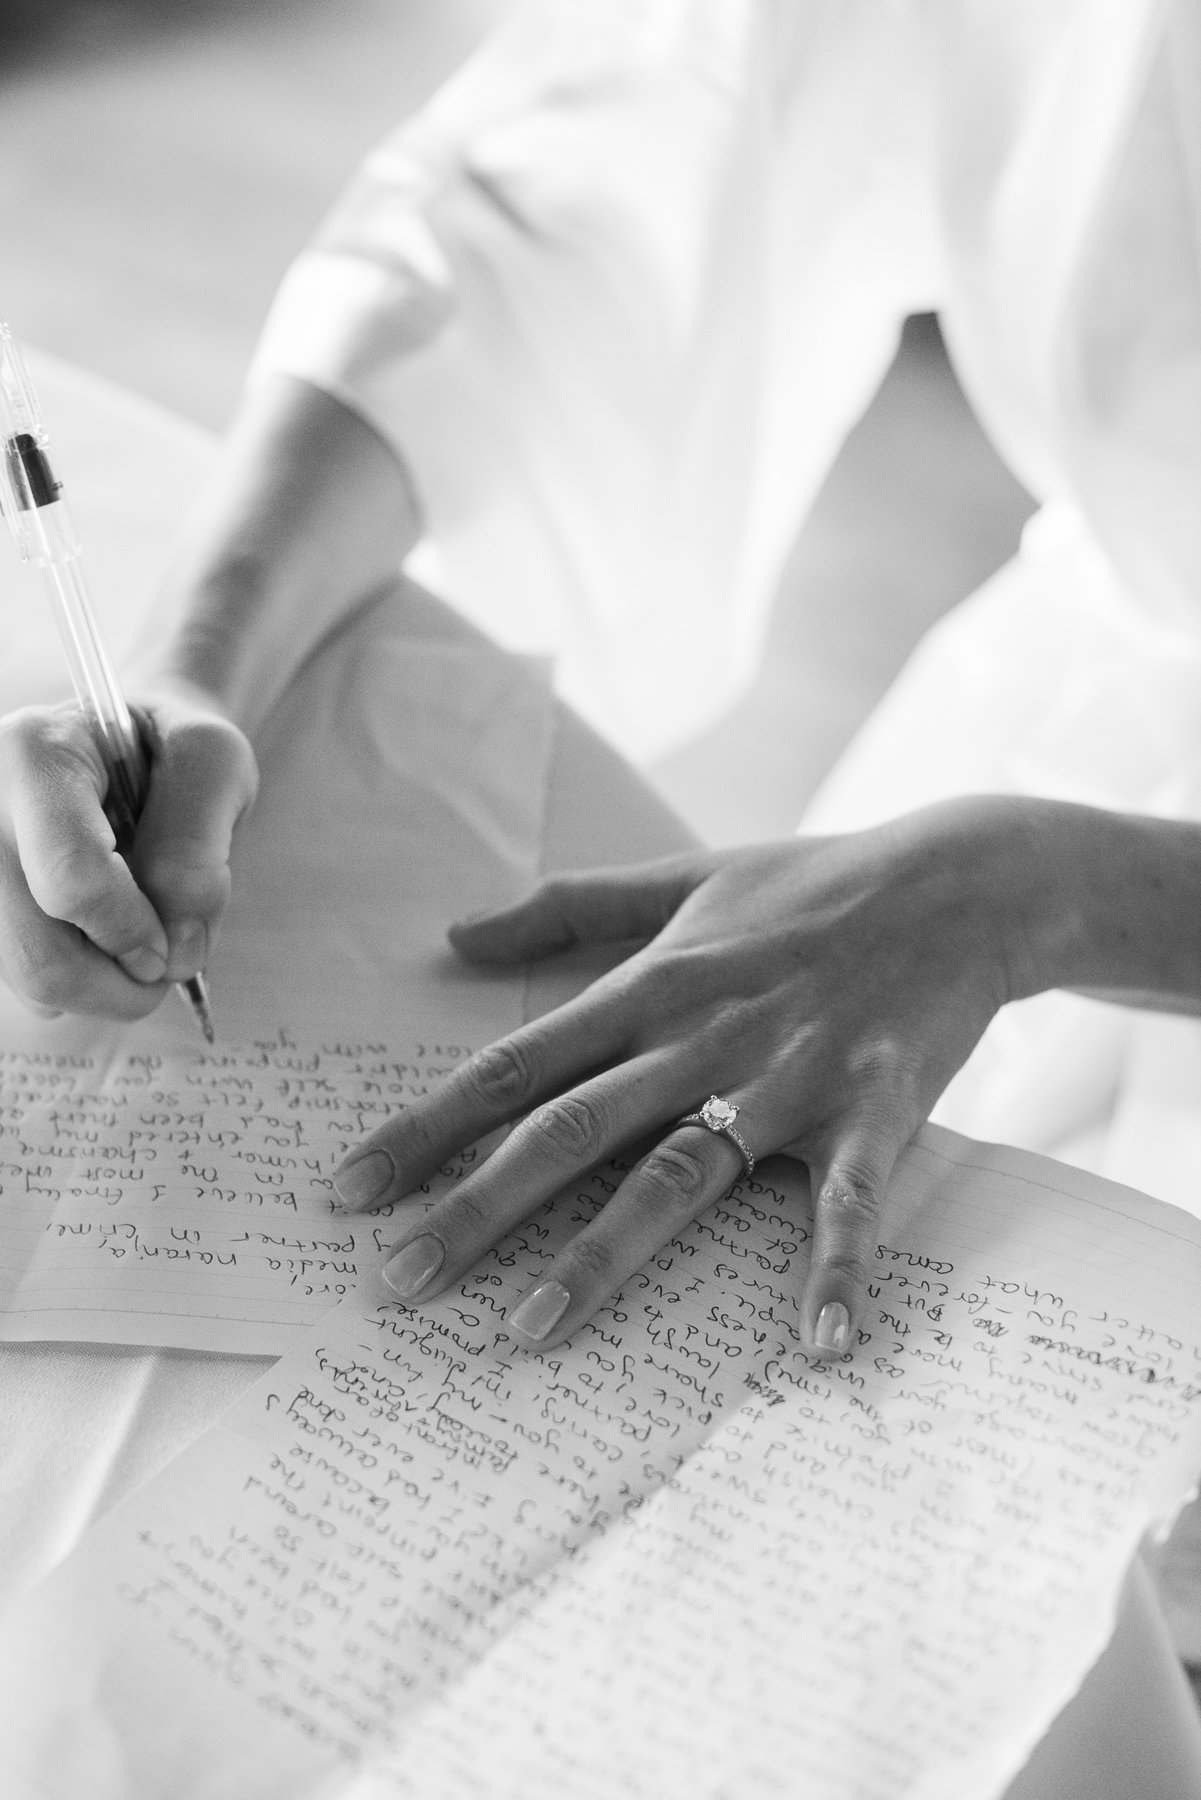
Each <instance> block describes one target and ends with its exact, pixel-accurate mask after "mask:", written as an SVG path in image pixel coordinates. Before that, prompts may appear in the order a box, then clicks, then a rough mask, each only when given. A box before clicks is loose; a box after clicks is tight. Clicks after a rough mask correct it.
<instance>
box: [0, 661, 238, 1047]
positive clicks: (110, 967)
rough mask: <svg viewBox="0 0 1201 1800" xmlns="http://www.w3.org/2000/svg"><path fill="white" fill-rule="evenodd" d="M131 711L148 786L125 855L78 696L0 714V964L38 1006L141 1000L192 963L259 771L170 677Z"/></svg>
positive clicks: (213, 713)
mask: <svg viewBox="0 0 1201 1800" xmlns="http://www.w3.org/2000/svg"><path fill="white" fill-rule="evenodd" d="M135 711H136V715H137V718H138V723H139V725H140V727H141V729H142V733H143V737H144V738H145V741H146V744H147V747H148V750H149V754H150V787H149V791H148V794H147V798H146V804H145V807H144V809H143V811H142V815H141V818H140V820H139V822H138V830H137V836H136V838H135V840H134V847H133V851H132V854H131V856H130V860H129V863H128V864H127V863H126V862H125V861H124V860H123V859H122V858H121V857H120V856H118V854H117V851H116V847H115V842H114V838H113V832H112V829H111V827H110V825H109V823H108V820H107V819H106V817H105V815H104V810H103V800H104V794H105V789H106V785H107V777H106V774H105V769H104V764H103V762H102V761H101V758H100V755H99V752H98V751H97V749H96V745H95V742H94V740H93V738H92V735H91V732H90V731H89V729H88V727H87V725H86V723H85V720H84V717H83V714H82V713H81V711H80V709H79V708H78V707H77V706H74V705H70V706H59V707H27V708H25V709H24V710H23V711H21V712H16V713H11V714H9V715H8V716H7V717H6V718H4V719H2V720H0V976H2V978H3V979H4V981H5V982H7V984H8V986H9V987H10V988H12V989H13V991H14V992H15V993H16V994H17V995H18V996H19V998H21V999H22V1000H23V1001H25V1003H26V1004H27V1005H28V1006H29V1007H30V1008H31V1009H32V1010H33V1011H34V1012H37V1013H39V1014H42V1015H43V1016H49V1017H53V1016H54V1015H56V1014H57V1013H60V1012H64V1011H69V1012H80V1013H95V1014H100V1015H102V1016H107V1017H111V1018H120V1019H136V1018H141V1017H143V1016H144V1015H145V1014H146V1013H149V1012H151V1011H152V1010H153V1009H154V1008H155V1007H156V1006H157V1005H158V1003H159V1001H160V1000H161V999H162V997H163V995H164V994H165V993H166V992H167V990H168V987H169V985H170V983H171V982H174V981H180V980H184V979H186V978H187V977H188V976H190V975H194V974H196V972H197V971H198V970H199V969H201V968H203V966H204V964H205V961H206V959H207V957H208V955H209V953H210V951H211V949H212V946H213V941H214V938H215V935H216V931H217V927H218V925H219V923H220V920H221V915H222V913H223V912H224V910H225V905H226V902H227V900H228V898H229V847H230V837H231V834H232V831H233V828H234V825H235V824H236V822H237V820H238V819H239V818H240V817H241V815H242V813H243V812H245V810H246V809H247V807H248V806H249V805H250V803H251V802H252V800H253V798H254V794H255V789H256V786H257V780H258V777H257V772H256V768H255V761H254V754H253V752H252V750H251V748H250V745H249V744H248V743H247V741H246V739H245V738H244V737H243V735H242V733H241V732H240V731H239V730H238V729H237V727H236V726H234V725H232V724H231V723H230V721H229V720H228V719H227V718H226V717H225V716H224V714H223V713H221V712H220V711H219V710H218V709H217V708H216V707H215V706H214V705H213V704H212V703H211V702H210V701H209V700H207V698H206V697H205V696H204V695H203V694H201V693H200V692H199V691H198V690H196V689H193V688H190V687H187V686H184V685H182V684H179V683H175V684H173V685H172V686H171V687H170V688H164V689H162V690H161V691H159V692H156V693H154V694H152V695H148V696H147V697H146V698H145V699H144V700H143V701H142V703H141V704H140V705H138V706H137V707H136V708H135Z"/></svg>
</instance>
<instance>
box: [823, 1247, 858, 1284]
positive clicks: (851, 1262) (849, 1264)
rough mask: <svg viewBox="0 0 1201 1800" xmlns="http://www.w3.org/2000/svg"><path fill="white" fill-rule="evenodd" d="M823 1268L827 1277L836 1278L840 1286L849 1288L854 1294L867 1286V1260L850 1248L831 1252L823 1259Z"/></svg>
mask: <svg viewBox="0 0 1201 1800" xmlns="http://www.w3.org/2000/svg"><path fill="white" fill-rule="evenodd" d="M821 1266H822V1271H823V1273H824V1274H825V1275H826V1276H831V1275H832V1276H834V1277H835V1279H836V1281H837V1282H838V1284H839V1286H841V1287H846V1288H849V1289H851V1290H852V1292H854V1291H855V1290H857V1289H859V1288H862V1287H863V1286H865V1285H866V1282H867V1275H868V1265H867V1258H866V1257H865V1256H859V1255H857V1254H856V1252H855V1251H854V1250H852V1249H850V1248H845V1249H844V1248H840V1249H838V1250H833V1251H831V1252H830V1253H829V1254H828V1255H826V1256H823V1257H822V1259H821Z"/></svg>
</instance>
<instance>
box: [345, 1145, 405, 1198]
mask: <svg viewBox="0 0 1201 1800" xmlns="http://www.w3.org/2000/svg"><path fill="white" fill-rule="evenodd" d="M395 1180H396V1168H395V1166H394V1164H393V1162H392V1158H391V1157H390V1156H389V1155H388V1152H387V1151H386V1150H372V1151H371V1152H370V1153H369V1154H368V1155H367V1156H360V1157H359V1159H358V1161H357V1162H352V1163H346V1164H345V1165H344V1166H343V1167H342V1168H340V1169H339V1170H338V1172H337V1174H336V1175H335V1176H334V1192H335V1193H336V1194H337V1196H338V1198H339V1200H340V1201H341V1202H342V1204H343V1206H370V1205H371V1202H372V1201H373V1200H378V1199H379V1197H380V1195H381V1194H385V1193H387V1191H388V1189H389V1188H390V1187H391V1186H392V1183H393V1182H394V1181H395Z"/></svg>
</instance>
